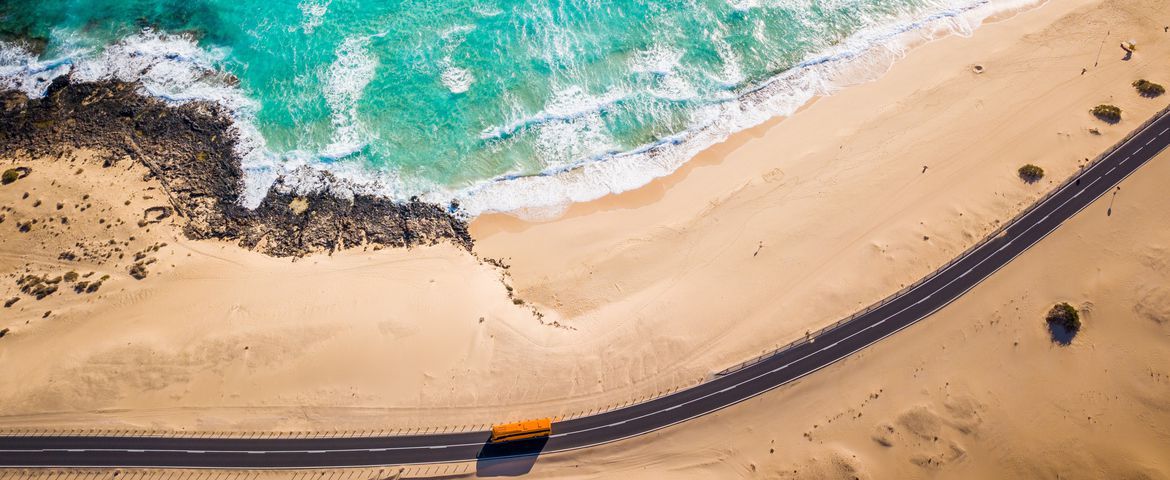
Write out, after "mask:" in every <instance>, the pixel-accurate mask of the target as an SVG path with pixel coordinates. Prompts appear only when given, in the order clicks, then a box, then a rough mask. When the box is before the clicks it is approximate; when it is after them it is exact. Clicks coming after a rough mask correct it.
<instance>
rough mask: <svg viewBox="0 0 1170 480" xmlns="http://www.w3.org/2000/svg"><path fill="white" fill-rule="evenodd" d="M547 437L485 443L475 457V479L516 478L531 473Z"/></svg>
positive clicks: (546, 442)
mask: <svg viewBox="0 0 1170 480" xmlns="http://www.w3.org/2000/svg"><path fill="white" fill-rule="evenodd" d="M547 444H548V437H541V438H532V439H528V440H517V441H514V442H501V443H490V442H489V443H485V444H484V445H483V448H482V449H480V451H479V454H478V455H476V456H475V476H477V477H518V476H520V475H526V474H528V472H530V471H532V466H533V465H535V464H536V458H537V457H538V456H540V452H541V451H543V450H544V447H545V445H547Z"/></svg>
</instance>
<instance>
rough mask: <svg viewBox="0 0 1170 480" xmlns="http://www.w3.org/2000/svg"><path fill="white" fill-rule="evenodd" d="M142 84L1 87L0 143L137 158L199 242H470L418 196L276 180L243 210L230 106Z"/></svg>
mask: <svg viewBox="0 0 1170 480" xmlns="http://www.w3.org/2000/svg"><path fill="white" fill-rule="evenodd" d="M137 88H138V87H137V85H135V84H130V83H125V82H116V81H105V82H92V83H70V82H69V81H68V80H67V79H65V78H58V79H57V80H56V81H54V82H53V84H52V85H51V86H50V87H49V90H48V93H47V94H46V95H45V97H44V98H39V99H29V98H28V97H26V96H25V95H24V94H23V93H21V92H18V91H7V92H0V149H3V150H5V151H13V150H24V151H27V152H29V153H30V154H32V155H53V154H59V153H61V150H63V147H72V148H92V149H96V150H100V151H103V152H108V153H109V155H110V157H109V158H108V159H107V160H106V162H105V164H106V166H109V165H112V164H114V163H116V162H117V161H122V160H123V159H130V160H132V161H138V162H141V163H142V164H144V165H146V166H147V167H148V168H149V169H150V171H151V173H152V175H154V176H155V177H157V178H158V179H159V180H160V181H161V183H162V185H163V188H164V189H165V191H166V193H167V195H168V197H169V199H170V203H171V206H173V207H174V209H175V212H176V214H178V215H180V216H183V217H185V218H186V219H187V222H186V225H185V227H184V232H185V233H186V235H187V236H188V237H190V238H193V239H205V238H221V239H230V240H236V241H238V242H239V244H240V245H242V246H244V247H247V248H252V249H255V250H258V251H261V252H264V253H267V254H269V255H274V256H293V255H303V254H305V253H309V252H314V251H334V250H338V249H342V248H348V247H353V246H357V245H362V244H375V245H385V246H396V247H408V246H412V245H422V244H433V243H437V242H439V241H442V240H449V241H451V242H454V243H455V244H457V245H460V246H462V247H464V248H467V249H468V250H470V249H471V245H472V240H471V237H470V235H469V234H468V232H467V225H466V223H465V222H463V221H462V220H460V219H458V218H456V217H454V216H452V215H451V214H449V213H448V212H447V211H446V210H445V209H444V208H443V207H440V206H438V205H433V204H429V203H424V202H419V201H416V200H415V201H410V202H405V203H403V202H395V201H392V200H388V199H385V198H381V197H374V196H368V195H357V196H355V197H353V199H352V200H350V199H346V198H341V197H339V196H337V195H334V194H332V193H330V192H328V191H322V192H317V193H312V194H308V195H304V196H297V195H294V194H292V193H285V192H287V191H289V190H290V189H287V188H278V187H279V186H280V184H279V183H278V185H276V186H274V187H273V188H272V189H271V190H269V192H268V194H267V196H266V197H265V198H264V200H263V202H262V203H261V204H260V206H259V207H258V208H256V209H255V210H249V209H247V208H244V207H242V206H241V205H240V196H241V195H242V193H243V179H242V177H243V170H242V169H241V167H240V161H239V159H238V158H236V156H235V150H234V149H235V144H236V141H237V139H236V137H235V134H234V130H232V129H231V119H230V117H229V115H228V112H226V111H224V110H223V109H222V108H221V107H219V106H217V105H215V104H212V103H208V102H191V103H186V104H183V105H181V106H172V105H168V104H166V103H165V102H163V101H161V100H159V99H156V98H152V97H147V96H143V95H139V94H138V93H137ZM323 175H324V176H326V177H328V175H327V174H323ZM337 182H338V181H337V180H336V179H330V178H324V179H323V181H322V182H321V183H323V184H326V185H329V184H336V183H337Z"/></svg>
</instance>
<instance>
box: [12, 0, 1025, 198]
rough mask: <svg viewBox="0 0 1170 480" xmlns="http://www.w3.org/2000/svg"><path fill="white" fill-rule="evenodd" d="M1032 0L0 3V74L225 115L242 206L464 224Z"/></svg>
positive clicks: (642, 177) (619, 186) (15, 84)
mask: <svg viewBox="0 0 1170 480" xmlns="http://www.w3.org/2000/svg"><path fill="white" fill-rule="evenodd" d="M1030 3H1033V2H1031V1H1028V0H1002V1H995V0H608V1H601V0H560V1H535V0H446V1H443V0H430V1H419V2H411V1H395V0H378V1H372V0H301V1H299V2H297V1H284V0H266V1H259V0H203V1H200V0H181V1H175V0H156V1H147V0H68V1H66V0H5V1H4V2H3V3H2V4H0V88H18V89H21V90H24V91H25V92H27V93H29V94H30V95H43V94H44V90H45V89H46V88H47V86H48V84H49V82H50V81H51V80H52V79H53V78H56V77H58V76H62V75H72V78H73V79H74V80H76V81H84V80H97V79H120V80H126V81H138V82H141V85H142V93H143V94H146V95H154V96H157V97H160V98H163V99H166V100H167V101H172V102H187V101H192V100H211V101H214V102H217V103H220V104H222V105H224V106H225V107H227V108H228V109H229V110H230V111H231V112H232V115H233V117H234V119H235V125H236V129H237V131H238V133H239V135H240V139H241V141H240V144H239V146H238V149H237V150H238V151H237V153H238V155H239V156H240V158H241V162H242V164H243V166H244V169H245V172H246V187H247V195H246V196H245V203H246V204H253V205H254V204H255V203H257V202H259V201H260V199H261V198H262V197H263V195H264V193H265V192H266V191H267V189H268V188H269V186H270V185H271V184H272V182H273V181H274V180H275V178H277V177H278V176H281V175H283V176H285V177H286V178H289V179H290V182H291V183H292V184H293V185H295V186H296V188H301V189H311V188H315V185H316V183H315V182H314V181H312V178H314V176H315V175H314V174H313V172H316V171H321V170H325V171H329V172H332V173H333V174H335V175H336V176H337V177H340V178H344V179H348V180H349V182H348V183H347V185H348V186H347V187H346V188H347V189H349V191H353V192H363V193H377V194H381V195H386V196H390V197H393V198H399V199H406V198H410V197H413V196H419V197H421V198H423V199H425V200H428V201H433V202H436V203H440V204H443V205H449V204H451V202H457V204H458V207H453V208H452V209H453V211H455V212H457V213H459V214H462V215H467V216H475V215H478V214H481V213H484V212H493V211H518V210H524V211H530V212H541V211H545V212H547V211H555V210H556V209H557V208H559V207H563V206H564V205H566V204H568V203H569V202H575V201H585V200H590V199H594V198H598V197H600V196H603V195H606V194H609V193H615V192H621V191H625V190H629V189H632V188H636V187H638V186H640V185H644V184H645V183H647V182H649V181H651V180H653V179H654V178H656V177H660V176H663V175H667V174H669V173H670V172H672V171H674V170H675V169H677V168H678V167H679V166H681V165H682V164H683V163H684V162H686V160H688V159H689V158H691V157H693V156H694V155H695V154H696V153H697V152H699V151H700V150H702V149H704V148H706V147H708V146H710V145H711V144H713V143H716V142H719V141H721V140H723V139H725V138H726V137H727V135H729V134H731V133H734V132H735V131H739V130H742V129H745V128H749V127H751V126H754V125H758V124H759V123H761V122H763V121H766V120H767V119H769V118H772V117H775V116H783V115H790V114H792V113H793V112H794V111H796V109H797V108H799V107H800V106H801V105H803V104H805V103H807V102H808V101H809V100H810V99H812V98H813V97H814V96H816V95H827V94H831V93H832V92H833V91H835V90H837V89H839V88H842V87H844V86H848V85H850V84H855V83H858V82H863V81H868V80H871V79H873V78H875V77H876V76H879V75H880V74H881V73H882V72H884V71H885V70H886V69H888V67H889V66H890V65H891V64H892V62H894V61H895V60H896V59H897V58H899V57H900V56H902V55H903V54H904V53H905V51H906V50H907V48H908V47H909V46H911V45H914V44H916V43H921V42H922V41H924V40H929V39H932V38H936V37H938V36H940V35H944V34H950V33H957V34H969V33H970V32H972V31H973V30H974V29H975V28H976V27H978V25H979V23H980V22H981V21H983V20H984V19H985V18H987V17H988V16H990V15H993V14H995V13H998V12H1000V11H1004V10H1008V9H1017V8H1021V7H1024V6H1027V5H1029V4H1030Z"/></svg>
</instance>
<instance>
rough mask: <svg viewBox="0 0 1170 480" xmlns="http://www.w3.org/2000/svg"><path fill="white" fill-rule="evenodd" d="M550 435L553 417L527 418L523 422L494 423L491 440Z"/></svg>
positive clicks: (497, 441) (502, 440) (507, 440)
mask: <svg viewBox="0 0 1170 480" xmlns="http://www.w3.org/2000/svg"><path fill="white" fill-rule="evenodd" d="M549 435H552V419H551V418H540V419H536V420H525V421H523V422H515V423H504V424H501V425H492V438H491V440H489V442H490V443H500V442H512V441H516V440H528V439H530V438H540V437H547V436H549Z"/></svg>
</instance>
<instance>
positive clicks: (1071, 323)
mask: <svg viewBox="0 0 1170 480" xmlns="http://www.w3.org/2000/svg"><path fill="white" fill-rule="evenodd" d="M1045 321H1047V322H1048V330H1049V332H1051V333H1052V339H1053V340H1054V341H1057V342H1060V343H1063V344H1065V345H1067V344H1069V343H1070V342H1072V338H1073V337H1074V336H1076V334H1077V332H1078V331H1080V329H1081V314H1080V312H1077V309H1076V308H1074V307H1073V306H1072V305H1069V304H1068V303H1064V302H1062V303H1058V304H1056V305H1053V307H1052V310H1049V311H1048V316H1047V317H1045Z"/></svg>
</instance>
